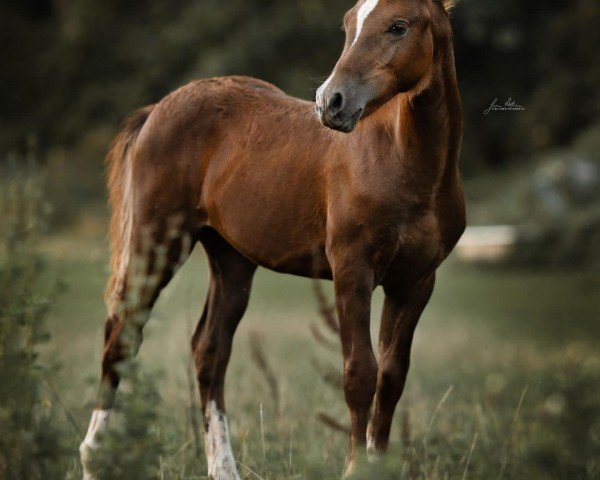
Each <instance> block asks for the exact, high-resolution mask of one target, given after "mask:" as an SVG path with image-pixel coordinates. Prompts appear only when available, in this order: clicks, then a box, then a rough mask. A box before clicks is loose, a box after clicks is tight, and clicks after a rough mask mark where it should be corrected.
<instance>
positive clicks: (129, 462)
mask: <svg viewBox="0 0 600 480" xmlns="http://www.w3.org/2000/svg"><path fill="white" fill-rule="evenodd" d="M119 371H120V373H121V376H122V381H121V389H120V394H119V396H118V401H117V404H116V406H115V409H114V413H116V416H114V417H113V418H112V420H111V424H110V428H109V429H108V431H107V432H106V433H105V434H104V435H102V436H101V437H100V439H99V441H100V445H101V448H100V449H98V450H97V451H96V452H94V455H93V457H92V462H93V467H92V470H93V471H94V472H97V473H96V475H97V478H98V480H114V479H121V478H122V479H128V480H148V479H153V478H160V472H161V455H162V454H164V451H165V449H164V446H163V441H162V439H161V437H160V435H159V434H160V432H159V430H158V429H157V425H158V418H159V416H158V406H159V403H160V396H159V394H158V391H157V389H156V387H155V384H154V380H155V379H154V378H153V377H152V376H150V375H148V374H144V373H143V372H141V371H140V368H139V366H138V365H137V364H136V363H135V362H126V363H123V364H121V366H120V368H119Z"/></svg>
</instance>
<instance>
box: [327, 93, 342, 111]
mask: <svg viewBox="0 0 600 480" xmlns="http://www.w3.org/2000/svg"><path fill="white" fill-rule="evenodd" d="M343 106H344V97H343V96H342V94H341V93H339V92H336V93H334V94H333V95H332V96H331V98H330V99H329V102H328V103H327V109H328V110H329V113H330V114H331V115H335V114H336V113H338V112H339V111H340V110H341V109H342V107H343Z"/></svg>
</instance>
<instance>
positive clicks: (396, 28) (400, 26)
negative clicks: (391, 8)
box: [388, 22, 408, 36]
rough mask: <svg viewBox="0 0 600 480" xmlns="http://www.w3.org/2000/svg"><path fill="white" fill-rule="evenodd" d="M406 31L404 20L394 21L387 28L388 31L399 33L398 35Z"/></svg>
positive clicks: (406, 26) (406, 25) (404, 33)
mask: <svg viewBox="0 0 600 480" xmlns="http://www.w3.org/2000/svg"><path fill="white" fill-rule="evenodd" d="M407 31H408V24H407V23H406V22H396V23H394V24H393V25H392V26H391V27H390V29H389V30H388V32H390V33H393V34H394V35H399V36H403V35H406V32H407Z"/></svg>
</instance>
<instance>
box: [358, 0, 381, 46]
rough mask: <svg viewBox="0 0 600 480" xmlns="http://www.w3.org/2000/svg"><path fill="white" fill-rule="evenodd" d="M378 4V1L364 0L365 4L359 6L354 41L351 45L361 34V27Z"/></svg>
mask: <svg viewBox="0 0 600 480" xmlns="http://www.w3.org/2000/svg"><path fill="white" fill-rule="evenodd" d="M378 3H379V0H366V1H365V3H363V4H362V5H361V7H360V8H359V10H358V13H357V14H356V33H355V34H354V41H353V42H352V45H354V44H355V43H356V41H357V40H358V37H359V36H360V33H361V32H362V29H363V25H364V24H365V20H366V19H367V17H368V16H369V15H370V14H371V12H373V10H375V7H376V6H377V4H378Z"/></svg>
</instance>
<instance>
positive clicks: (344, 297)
mask: <svg viewBox="0 0 600 480" xmlns="http://www.w3.org/2000/svg"><path fill="white" fill-rule="evenodd" d="M331 264H332V270H333V279H334V285H335V297H336V307H337V312H338V317H339V321H340V335H341V341H342V352H343V356H344V394H345V398H346V404H347V405H348V408H349V410H350V446H349V452H348V458H347V461H346V468H345V472H344V476H348V475H350V474H351V473H352V472H353V471H354V469H355V467H356V462H357V460H358V457H359V456H360V455H361V454H363V453H364V449H365V444H366V432H367V423H368V420H369V411H370V408H371V402H372V400H373V394H374V392H375V385H376V381H377V362H376V360H375V356H374V354H373V348H372V346H371V333H370V328H369V326H370V311H371V296H372V293H373V288H374V276H373V270H372V269H371V268H370V267H369V266H368V264H367V263H366V262H362V261H360V260H358V258H357V256H356V255H355V254H354V253H353V252H343V253H342V252H338V254H337V255H335V256H334V257H333V258H332V259H331Z"/></svg>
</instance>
